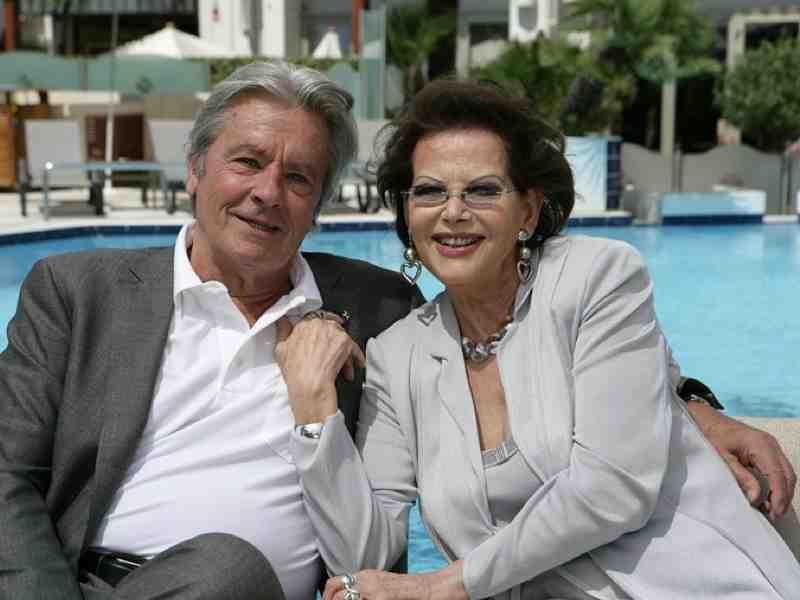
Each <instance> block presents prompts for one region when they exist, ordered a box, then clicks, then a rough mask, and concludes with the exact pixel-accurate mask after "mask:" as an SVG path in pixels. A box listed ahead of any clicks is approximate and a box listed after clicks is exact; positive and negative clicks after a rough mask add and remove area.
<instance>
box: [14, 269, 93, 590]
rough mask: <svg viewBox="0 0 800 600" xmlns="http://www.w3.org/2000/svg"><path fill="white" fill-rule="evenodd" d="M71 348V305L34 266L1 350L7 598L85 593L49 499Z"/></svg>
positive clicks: (46, 272)
mask: <svg viewBox="0 0 800 600" xmlns="http://www.w3.org/2000/svg"><path fill="white" fill-rule="evenodd" d="M69 349H70V317H69V307H68V305H67V303H66V302H65V301H64V299H63V298H62V295H61V294H60V293H59V289H58V285H57V283H56V281H55V278H54V276H53V274H52V272H51V270H50V268H49V267H48V265H47V263H46V262H39V263H37V264H36V265H34V267H33V269H32V270H31V272H30V274H29V275H28V276H27V278H26V279H25V281H24V283H23V285H22V290H21V292H20V300H19V305H18V307H17V311H16V314H15V315H14V317H13V318H12V320H11V322H10V324H9V326H8V347H7V348H6V350H5V351H4V352H3V353H2V354H0V507H2V508H1V509H0V597H2V598H14V599H15V600H24V599H26V598H31V599H33V598H44V597H46V598H48V599H56V600H58V599H67V598H70V599H71V598H82V594H81V592H80V589H79V585H78V582H77V579H76V576H75V573H74V572H73V571H72V569H71V568H70V566H69V564H68V562H67V559H66V557H65V556H64V554H63V552H62V550H61V544H60V542H59V539H58V536H57V534H56V532H55V528H54V526H53V522H52V520H51V517H50V514H49V512H48V508H47V505H46V503H45V495H46V493H47V489H48V486H49V483H50V474H51V453H52V448H53V436H54V433H55V429H56V422H57V419H58V412H59V405H60V402H61V391H62V381H63V377H64V371H65V368H66V364H67V357H68V354H69Z"/></svg>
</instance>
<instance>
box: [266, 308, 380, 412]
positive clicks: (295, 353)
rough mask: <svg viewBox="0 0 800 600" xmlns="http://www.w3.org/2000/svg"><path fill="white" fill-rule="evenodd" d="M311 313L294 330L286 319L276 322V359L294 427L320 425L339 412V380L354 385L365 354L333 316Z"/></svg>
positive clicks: (363, 362)
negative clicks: (341, 377)
mask: <svg viewBox="0 0 800 600" xmlns="http://www.w3.org/2000/svg"><path fill="white" fill-rule="evenodd" d="M319 314H320V313H318V312H315V313H312V314H311V315H310V316H309V317H308V318H303V319H301V320H300V321H299V322H298V323H297V324H296V325H295V326H294V327H292V324H291V322H290V321H289V319H287V318H286V317H283V318H281V319H279V320H278V322H277V336H276V338H277V339H276V344H275V359H276V360H277V362H278V366H279V367H280V369H281V373H282V374H283V378H284V381H286V388H287V390H288V392H289V404H290V405H291V407H292V412H293V413H294V419H295V423H296V424H298V425H304V424H306V423H320V422H322V421H324V420H325V419H326V418H328V417H329V416H331V415H332V414H334V413H335V412H336V409H337V402H336V387H335V385H334V383H335V381H336V377H337V376H338V375H339V373H340V372H341V373H342V374H343V375H344V377H345V378H346V379H349V380H351V381H352V379H353V378H354V377H355V369H356V366H358V367H362V368H363V367H364V364H365V361H364V353H363V352H362V351H361V348H359V347H358V344H356V343H355V342H354V341H353V339H352V338H351V337H350V336H349V335H347V332H346V331H345V330H344V327H343V324H344V323H343V322H342V320H341V319H340V318H338V317H337V316H336V315H334V314H333V313H324V315H325V316H324V318H323V317H320V316H318V315H319Z"/></svg>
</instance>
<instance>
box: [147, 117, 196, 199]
mask: <svg viewBox="0 0 800 600" xmlns="http://www.w3.org/2000/svg"><path fill="white" fill-rule="evenodd" d="M193 123H194V121H192V120H191V119H148V120H147V127H148V130H149V131H150V140H151V142H152V148H153V159H154V160H155V162H157V163H159V164H161V165H163V166H164V175H165V176H166V180H167V183H166V186H167V189H168V190H169V192H170V194H171V203H172V207H173V209H174V207H175V195H176V193H177V191H178V190H183V189H185V188H186V144H187V142H188V140H189V132H190V131H191V129H192V124H193Z"/></svg>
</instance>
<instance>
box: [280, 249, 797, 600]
mask: <svg viewBox="0 0 800 600" xmlns="http://www.w3.org/2000/svg"><path fill="white" fill-rule="evenodd" d="M518 323H519V325H518V327H517V328H516V329H514V330H513V331H512V332H511V333H510V334H509V335H508V336H507V340H506V342H505V343H504V345H503V346H502V347H501V350H500V352H499V354H498V364H499V368H500V373H501V378H502V383H503V387H504V389H505V393H506V401H507V403H508V408H509V420H510V424H511V430H512V432H513V436H514V439H515V441H516V442H517V444H518V446H519V448H520V451H521V453H522V456H523V458H524V459H525V461H526V462H527V464H528V465H529V466H530V468H531V469H532V470H533V471H534V472H535V473H536V475H537V476H538V477H539V478H540V479H541V481H543V482H544V483H543V485H542V486H541V488H540V489H538V490H537V492H536V493H534V495H533V496H531V498H530V499H529V500H528V501H527V502H526V504H525V505H524V507H523V508H522V509H521V510H520V512H519V514H518V515H517V516H516V518H515V519H514V520H513V521H512V522H511V523H509V524H508V525H506V526H502V527H498V526H496V525H494V523H493V521H492V518H491V515H490V512H489V508H488V501H487V497H486V482H485V478H484V469H483V464H482V460H481V450H480V447H479V442H478V433H477V428H476V423H475V417H474V411H473V408H472V400H471V394H470V390H469V385H468V382H467V378H466V372H465V368H464V361H463V358H462V355H461V351H460V345H459V339H460V336H459V328H458V324H457V321H456V318H455V314H454V312H453V308H452V305H451V303H450V301H449V299H448V297H447V295H446V294H443V295H441V296H439V297H438V298H437V299H436V300H435V301H433V302H431V303H429V304H427V305H425V306H423V307H421V308H419V309H417V310H416V311H414V312H413V313H412V314H410V315H409V316H408V317H406V318H405V319H403V320H402V321H400V322H399V323H397V324H395V325H394V326H393V327H392V328H390V329H389V330H388V331H386V332H384V333H383V334H381V335H379V336H378V337H377V338H376V339H375V340H372V341H370V343H369V344H368V346H367V383H366V388H365V395H364V398H363V399H362V403H361V413H360V422H359V429H358V437H357V440H358V442H357V443H358V449H360V451H361V453H362V456H363V463H362V462H361V461H360V460H358V457H357V451H358V450H357V449H356V447H355V446H354V445H353V443H352V442H351V440H350V439H349V437H348V436H347V435H345V434H344V427H343V426H342V419H341V417H340V416H339V415H336V416H334V417H332V418H331V419H330V423H329V424H330V427H326V428H325V430H324V432H323V436H322V438H321V440H320V442H319V444H318V446H316V447H315V446H314V445H313V444H312V443H308V442H305V441H303V440H301V439H299V438H295V439H294V440H293V444H294V449H295V450H294V451H295V456H296V460H297V461H298V467H299V469H300V473H301V480H302V485H303V487H304V491H305V494H306V497H307V498H309V499H312V500H311V501H310V502H308V506H309V511H310V512H311V514H312V519H313V521H314V524H315V527H316V528H317V530H318V533H319V541H320V547H321V552H322V554H323V558H324V559H325V560H326V562H327V564H328V565H329V566H333V567H335V572H347V571H353V570H356V569H360V568H365V567H378V568H382V567H384V566H385V565H387V564H391V562H392V560H393V558H394V557H395V556H396V555H397V554H398V553H399V552H401V551H402V549H403V548H404V545H405V528H406V523H407V516H408V512H409V509H410V507H411V505H412V504H413V502H414V501H415V499H416V498H417V495H419V497H420V501H421V502H420V505H421V512H422V518H423V520H424V523H425V525H426V527H427V529H428V531H429V533H430V535H431V538H432V539H433V541H434V543H435V544H436V545H437V546H438V548H439V549H440V550H441V551H442V553H443V554H444V555H445V556H446V557H447V558H448V559H450V560H455V559H459V558H463V559H464V561H465V562H464V581H465V586H466V589H467V592H468V593H469V596H470V598H485V597H490V596H498V595H504V594H505V593H510V594H511V595H512V596H516V597H519V596H520V595H521V596H522V597H532V596H533V595H534V592H535V589H536V580H535V578H536V577H537V576H539V575H540V574H546V573H548V571H550V570H551V569H558V572H559V573H560V574H562V575H564V576H565V577H567V578H568V579H570V580H571V581H573V582H576V583H577V584H578V585H582V582H584V580H583V574H584V573H587V572H588V571H593V572H596V569H594V568H591V569H587V566H590V567H591V565H588V564H587V563H588V561H591V563H593V564H594V565H596V566H598V567H599V568H600V569H602V570H603V571H604V572H605V573H606V574H607V575H608V576H609V577H610V578H611V579H613V581H614V582H615V583H616V584H617V585H618V586H620V587H621V588H622V589H623V590H625V592H626V593H627V594H629V595H630V596H631V597H633V598H641V599H647V600H667V599H669V600H673V599H675V598H692V599H693V600H698V599H710V598H715V599H722V598H729V597H731V594H733V593H734V591H738V592H739V593H740V594H741V596H739V595H737V596H736V597H741V598H784V599H787V600H788V599H789V598H796V597H797V594H798V590H800V566H798V563H797V562H796V561H795V559H794V557H793V556H792V554H791V552H790V551H789V549H788V548H787V547H786V545H785V544H784V543H783V541H782V540H781V538H780V537H779V535H778V534H777V533H776V532H775V530H774V529H773V528H772V526H771V525H770V524H769V522H768V521H767V520H766V519H765V518H764V517H763V516H762V515H761V514H760V513H759V512H758V511H756V510H754V509H753V508H751V507H750V506H749V505H748V503H747V500H746V499H745V497H744V495H743V494H742V493H741V492H740V491H739V488H738V486H737V484H736V482H735V480H734V478H733V476H732V475H731V474H730V472H729V470H728V468H727V467H726V466H725V464H724V463H723V461H722V459H721V458H720V457H719V455H718V454H717V453H716V452H715V451H714V450H713V448H711V446H710V445H709V444H708V442H707V441H706V440H705V438H704V437H703V436H702V434H701V433H700V432H699V430H698V429H697V428H696V426H695V425H694V423H693V421H692V420H691V418H690V417H689V415H688V413H687V411H686V409H685V406H684V404H683V402H682V401H681V400H680V399H679V398H677V396H676V395H675V393H674V391H673V390H674V389H675V385H674V383H675V380H674V377H675V376H676V375H677V370H676V371H675V372H673V373H671V372H670V362H671V361H670V356H669V348H668V346H667V343H666V341H665V339H664V336H663V334H662V332H661V330H660V328H659V325H658V322H657V320H656V316H655V311H654V306H653V296H652V284H651V281H650V278H649V275H648V273H647V270H646V268H645V266H644V264H643V261H642V259H641V258H640V256H639V255H638V254H637V253H636V251H635V250H633V249H632V248H631V247H629V246H627V245H626V244H623V243H620V242H613V241H610V240H600V239H592V238H585V237H572V238H565V237H559V238H554V239H551V240H549V241H548V242H547V243H546V244H545V246H544V248H543V252H542V259H541V262H540V265H539V269H538V273H537V275H536V280H535V283H534V286H533V290H532V295H531V300H530V304H529V306H528V307H527V309H526V308H525V307H523V309H522V315H521V316H520V315H518ZM370 485H371V488H372V490H373V491H374V492H373V493H372V494H371V493H370ZM323 490H324V493H323ZM589 588H590V586H589V585H587V586H585V588H584V589H589ZM598 597H604V596H602V595H598Z"/></svg>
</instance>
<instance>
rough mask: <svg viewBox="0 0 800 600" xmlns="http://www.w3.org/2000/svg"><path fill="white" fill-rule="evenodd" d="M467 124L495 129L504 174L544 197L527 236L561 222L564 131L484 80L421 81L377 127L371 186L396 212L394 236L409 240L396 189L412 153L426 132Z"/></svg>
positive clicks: (568, 206)
mask: <svg viewBox="0 0 800 600" xmlns="http://www.w3.org/2000/svg"><path fill="white" fill-rule="evenodd" d="M464 128H475V129H483V130H487V131H491V132H493V133H495V134H496V135H498V136H499V137H500V138H501V139H502V140H503V141H504V142H505V146H506V153H507V155H508V165H509V175H510V177H511V181H512V183H513V184H514V187H515V188H516V189H518V190H529V189H536V190H539V191H540V192H541V193H543V194H544V197H545V202H544V205H543V206H542V211H541V214H540V216H539V224H538V225H537V227H536V231H535V232H534V235H533V237H532V238H531V240H530V241H529V242H528V244H529V245H532V246H535V245H538V244H540V243H541V242H542V241H544V240H545V239H547V238H549V237H551V236H553V235H556V234H557V233H558V232H559V231H561V229H562V228H563V227H564V225H566V223H567V220H568V219H569V214H570V212H571V211H572V207H573V205H574V204H575V185H574V181H573V178H572V170H571V169H570V166H569V164H568V163H567V160H566V158H565V157H564V136H563V135H561V133H560V132H559V131H558V130H556V129H555V128H553V127H551V126H550V125H548V124H547V123H545V122H544V121H543V120H542V119H541V118H539V117H538V116H537V115H536V114H535V112H534V110H533V107H532V106H531V104H530V102H529V101H528V100H526V99H525V98H521V97H519V96H516V95H514V94H512V93H511V92H509V91H507V90H504V89H502V88H500V87H498V86H497V85H495V84H493V83H490V82H476V81H464V80H455V79H438V80H435V81H432V82H431V83H429V84H428V85H426V86H425V87H424V88H423V89H422V90H421V91H420V92H419V93H418V94H417V95H416V96H414V98H413V99H412V100H411V102H410V103H409V104H408V105H407V106H406V107H405V108H404V109H403V110H402V111H401V112H400V114H398V116H397V117H396V118H395V119H394V120H393V121H392V123H391V124H390V125H388V126H387V127H386V128H384V130H383V131H382V132H381V134H380V137H379V140H378V144H377V146H379V147H383V151H382V154H383V156H382V157H381V160H380V163H379V165H378V168H377V179H378V193H379V195H380V197H381V198H383V199H384V200H385V201H386V202H387V203H388V204H389V205H391V206H393V207H394V209H395V212H396V213H397V221H396V228H397V235H398V236H399V237H400V240H401V241H402V242H403V244H405V245H406V246H408V245H409V235H408V224H407V223H406V217H405V206H404V205H403V202H404V201H403V198H402V196H401V194H400V193H401V192H403V191H406V190H408V189H409V187H411V182H412V180H413V168H412V156H413V154H414V148H415V147H416V145H417V143H418V142H419V141H420V139H422V138H423V137H424V136H426V135H430V134H434V133H439V132H442V131H446V130H449V129H464Z"/></svg>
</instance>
